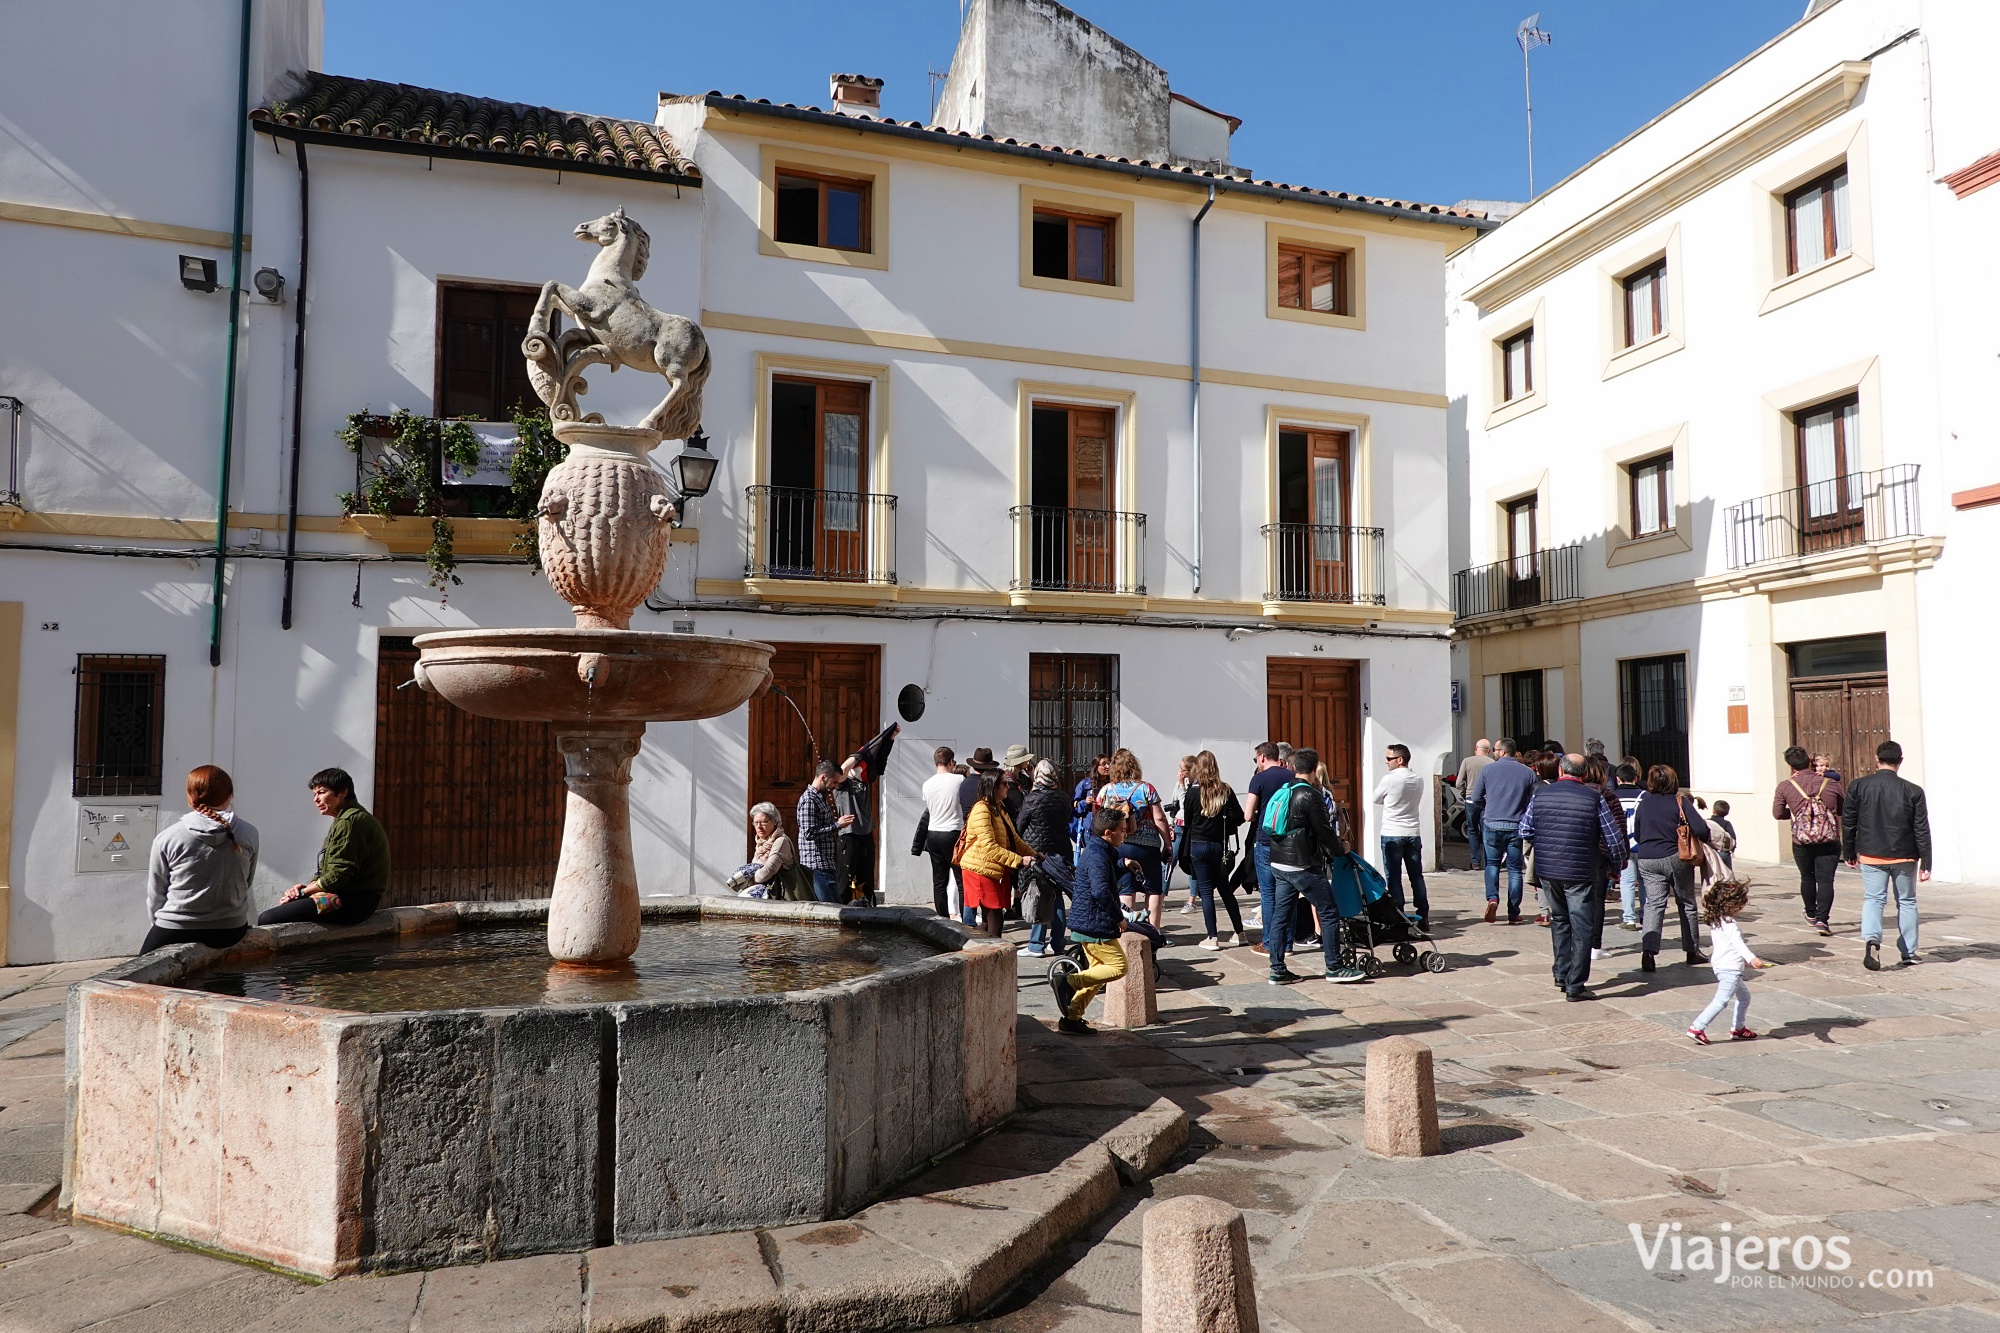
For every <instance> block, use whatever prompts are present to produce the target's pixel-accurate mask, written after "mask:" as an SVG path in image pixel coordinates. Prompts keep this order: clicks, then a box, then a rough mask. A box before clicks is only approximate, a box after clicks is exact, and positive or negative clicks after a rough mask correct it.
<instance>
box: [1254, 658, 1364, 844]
mask: <svg viewBox="0 0 2000 1333" xmlns="http://www.w3.org/2000/svg"><path fill="white" fill-rule="evenodd" d="M1265 670H1266V679H1267V687H1268V699H1269V712H1270V733H1271V734H1270V739H1271V740H1274V741H1289V742H1290V743H1291V744H1292V745H1293V746H1295V747H1298V748H1300V749H1304V748H1306V747H1308V746H1309V747H1311V748H1312V749H1315V750H1318V751H1319V757H1320V760H1321V761H1322V762H1323V763H1325V765H1326V767H1327V771H1328V773H1329V774H1331V776H1332V778H1333V798H1334V800H1336V801H1338V802H1340V804H1341V806H1342V808H1343V809H1345V810H1347V811H1348V812H1349V813H1350V814H1351V815H1355V814H1358V811H1356V808H1355V804H1354V802H1355V799H1356V796H1355V793H1356V791H1357V789H1358V785H1359V781H1360V776H1361V664H1360V663H1359V662H1349V661H1320V660H1317V659H1314V658H1303V657H1273V658H1269V659H1267V660H1266V666H1265ZM1356 824H1357V826H1358V824H1359V820H1358V819H1357V820H1356Z"/></svg>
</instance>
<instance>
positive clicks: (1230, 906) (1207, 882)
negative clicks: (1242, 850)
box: [1187, 838, 1243, 935]
mask: <svg viewBox="0 0 2000 1333" xmlns="http://www.w3.org/2000/svg"><path fill="white" fill-rule="evenodd" d="M1226 850H1228V849H1227V847H1226V846H1225V845H1224V844H1222V843H1219V842H1209V841H1208V840H1207V839H1205V838H1189V839H1188V842H1187V853H1188V864H1189V865H1190V866H1192V867H1194V869H1193V872H1192V874H1191V875H1190V878H1191V879H1193V881H1194V896H1195V900H1196V901H1197V902H1199V903H1200V904H1201V923H1202V927H1203V929H1205V930H1206V931H1207V932H1208V933H1209V934H1210V935H1214V934H1215V898H1216V895H1217V894H1218V893H1220V894H1221V895H1222V908H1223V910H1224V911H1226V912H1228V913H1229V928H1230V929H1231V930H1233V931H1236V932H1237V933H1238V934H1241V933H1242V931H1243V918H1242V915H1241V914H1240V913H1239V912H1238V911H1237V910H1236V890H1234V889H1232V888H1230V887H1229V884H1228V881H1227V879H1226V878H1225V877H1224V876H1223V873H1222V854H1223V852H1225V851H1226Z"/></svg>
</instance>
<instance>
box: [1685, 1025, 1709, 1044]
mask: <svg viewBox="0 0 2000 1333" xmlns="http://www.w3.org/2000/svg"><path fill="white" fill-rule="evenodd" d="M1688 1035H1689V1036H1690V1037H1693V1038H1694V1039H1695V1040H1696V1041H1698V1042H1700V1043H1701V1044H1702V1045H1704V1046H1706V1045H1708V1034H1707V1033H1706V1032H1703V1031H1702V1030H1701V1029H1700V1028H1689V1029H1688Z"/></svg>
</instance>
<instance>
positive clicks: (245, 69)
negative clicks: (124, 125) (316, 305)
mask: <svg viewBox="0 0 2000 1333" xmlns="http://www.w3.org/2000/svg"><path fill="white" fill-rule="evenodd" d="M251 3H252V0H243V37H242V41H241V43H240V45H239V46H238V48H237V53H236V66H237V68H236V214H235V220H234V222H233V223H232V224H231V227H230V235H229V361H228V364H227V366H225V367H224V369H223V372H222V466H221V469H220V476H219V477H218V479H217V481H216V485H215V587H214V590H213V592H212V593H211V595H210V611H209V621H208V664H209V665H210V666H211V667H219V666H221V665H222V584H223V575H224V573H225V571H226V570H227V567H228V558H229V465H230V463H231V462H233V461H234V456H233V453H232V451H231V449H230V443H231V440H232V438H233V437H234V435H235V433H236V344H237V341H238V338H239V334H240V327H241V324H242V319H243V205H244V195H245V192H246V191H245V187H246V186H247V185H248V183H249V176H250V10H251Z"/></svg>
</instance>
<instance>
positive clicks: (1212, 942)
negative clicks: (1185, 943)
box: [1195, 935, 1222, 949]
mask: <svg viewBox="0 0 2000 1333" xmlns="http://www.w3.org/2000/svg"><path fill="white" fill-rule="evenodd" d="M1195 947H1196V948H1197V949H1220V948H1221V947H1222V941H1220V940H1218V939H1216V938H1215V936H1213V935H1210V936H1209V937H1208V938H1207V939H1205V940H1203V941H1202V942H1201V943H1200V944H1197V945H1196V946H1195Z"/></svg>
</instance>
